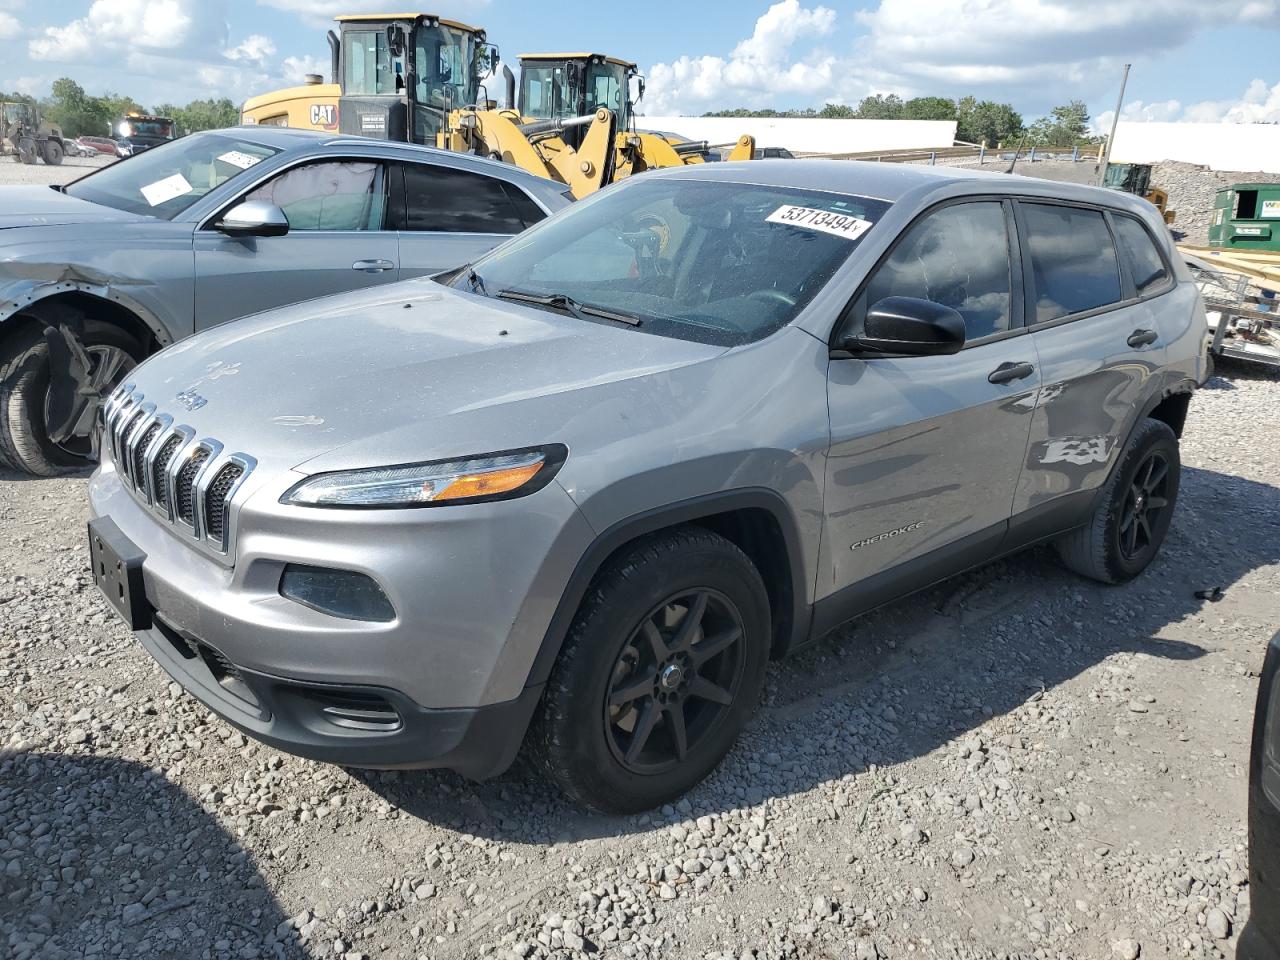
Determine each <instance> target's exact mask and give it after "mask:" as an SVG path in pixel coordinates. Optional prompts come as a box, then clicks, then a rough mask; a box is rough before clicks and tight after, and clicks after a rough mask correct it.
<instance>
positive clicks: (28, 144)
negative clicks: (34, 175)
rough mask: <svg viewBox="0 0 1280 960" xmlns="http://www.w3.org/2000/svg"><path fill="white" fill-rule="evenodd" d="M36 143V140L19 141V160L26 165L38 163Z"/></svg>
mask: <svg viewBox="0 0 1280 960" xmlns="http://www.w3.org/2000/svg"><path fill="white" fill-rule="evenodd" d="M36 153H37V150H36V142H35V141H34V140H29V139H24V140H19V141H18V160H19V161H20V162H22V163H25V164H28V165H30V164H34V163H35V162H36Z"/></svg>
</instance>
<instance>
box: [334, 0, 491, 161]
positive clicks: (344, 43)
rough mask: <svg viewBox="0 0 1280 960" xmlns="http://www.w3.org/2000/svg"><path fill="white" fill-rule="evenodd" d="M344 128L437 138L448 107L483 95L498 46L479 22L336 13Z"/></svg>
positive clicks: (369, 133)
mask: <svg viewBox="0 0 1280 960" xmlns="http://www.w3.org/2000/svg"><path fill="white" fill-rule="evenodd" d="M337 20H338V24H339V31H340V34H341V36H340V38H339V40H338V44H337V54H338V71H337V75H338V81H339V83H340V85H341V89H342V95H341V97H340V98H339V101H338V124H339V130H340V131H341V132H342V133H347V134H355V135H357V136H362V137H376V138H379V139H382V140H397V141H408V142H412V143H426V144H435V142H436V134H437V133H439V132H440V131H441V130H442V129H443V128H444V126H445V125H446V122H447V120H448V117H449V113H450V112H451V111H453V110H457V109H459V108H461V107H465V106H470V105H472V104H475V103H476V102H477V100H479V99H480V93H481V88H480V81H481V79H482V77H484V76H485V75H486V74H488V73H489V72H491V71H492V69H493V67H495V66H496V65H497V49H496V48H495V47H493V46H492V45H491V44H488V43H486V42H485V33H484V31H483V30H481V29H479V28H477V27H469V26H467V25H466V24H464V23H458V22H456V21H453V20H444V19H441V18H440V17H437V16H434V15H432V14H425V13H419V14H398V15H390V16H389V15H387V14H381V15H377V14H369V15H358V14H357V15H350V16H341V17H338V18H337Z"/></svg>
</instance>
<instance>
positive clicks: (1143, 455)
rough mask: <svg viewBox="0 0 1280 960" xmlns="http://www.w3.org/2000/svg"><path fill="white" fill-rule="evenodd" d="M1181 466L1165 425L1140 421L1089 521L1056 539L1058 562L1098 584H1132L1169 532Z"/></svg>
mask: <svg viewBox="0 0 1280 960" xmlns="http://www.w3.org/2000/svg"><path fill="white" fill-rule="evenodd" d="M1181 472H1182V463H1181V460H1180V458H1179V455H1178V438H1177V437H1176V436H1175V435H1174V432H1173V430H1171V429H1170V428H1169V425H1168V424H1166V423H1162V422H1160V421H1159V420H1150V419H1147V420H1143V421H1142V423H1140V424H1139V425H1138V426H1137V427H1136V428H1135V430H1134V432H1133V435H1132V436H1131V437H1130V438H1129V442H1128V444H1127V445H1126V446H1125V448H1124V451H1123V452H1122V453H1121V455H1120V460H1119V462H1118V463H1117V464H1116V467H1115V469H1114V470H1113V471H1112V473H1111V477H1110V479H1108V480H1107V483H1106V486H1104V487H1103V489H1102V493H1101V495H1100V499H1099V501H1098V505H1097V506H1096V507H1095V508H1094V512H1093V515H1092V517H1091V518H1090V520H1089V522H1088V523H1087V524H1085V525H1084V526H1083V527H1080V528H1079V529H1077V530H1073V531H1072V532H1071V533H1069V534H1067V535H1066V536H1064V537H1062V538H1061V539H1060V540H1058V542H1057V544H1056V546H1057V549H1058V555H1059V556H1060V557H1061V558H1062V562H1063V563H1065V564H1066V565H1067V567H1069V568H1070V569H1072V570H1074V571H1075V572H1076V573H1079V574H1081V575H1082V576H1086V577H1089V578H1090V579H1092V580H1097V581H1099V582H1101V583H1123V582H1125V581H1126V580H1132V579H1133V578H1134V577H1136V576H1137V575H1138V574H1140V573H1141V572H1142V571H1143V570H1145V569H1146V568H1147V565H1148V564H1149V563H1151V561H1152V560H1154V559H1155V556H1156V554H1157V553H1158V552H1159V551H1160V545H1161V544H1162V543H1164V538H1165V535H1166V534H1167V533H1168V532H1169V524H1170V522H1171V521H1172V519H1173V510H1174V506H1175V505H1176V504H1177V501H1178V484H1179V480H1180V478H1181Z"/></svg>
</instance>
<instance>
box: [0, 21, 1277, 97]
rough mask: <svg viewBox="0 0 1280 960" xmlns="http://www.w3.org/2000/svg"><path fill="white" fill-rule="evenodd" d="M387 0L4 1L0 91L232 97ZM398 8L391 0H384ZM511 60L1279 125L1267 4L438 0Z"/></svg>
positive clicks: (315, 55)
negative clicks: (67, 82)
mask: <svg viewBox="0 0 1280 960" xmlns="http://www.w3.org/2000/svg"><path fill="white" fill-rule="evenodd" d="M385 3H386V0H346V2H343V0H0V90H3V89H11V88H18V89H21V90H24V91H27V92H31V93H36V94H44V93H47V92H48V89H49V85H50V83H52V81H53V80H54V79H56V78H57V77H60V76H71V77H73V78H74V79H76V80H77V81H79V82H80V83H81V84H82V85H83V86H84V87H85V88H86V89H87V90H89V91H90V92H93V93H100V92H103V91H106V90H111V91H113V92H116V93H122V94H128V95H131V96H133V97H135V98H136V99H138V100H140V101H141V102H142V103H144V104H147V105H151V104H153V103H157V102H162V101H171V102H179V103H183V102H186V101H187V100H190V99H192V98H195V97H200V96H209V95H216V96H223V95H225V96H229V97H231V98H232V99H234V100H236V101H240V100H242V99H243V98H244V97H246V96H249V95H252V94H254V93H260V92H263V91H266V90H269V89H273V88H274V87H276V86H280V85H283V84H286V83H293V82H296V81H297V80H298V79H299V78H300V77H301V75H302V74H303V73H305V72H307V71H309V70H311V71H325V69H326V67H325V65H326V63H327V48H326V46H325V42H324V30H325V29H326V26H327V21H328V19H329V17H331V16H332V14H333V13H336V12H344V11H355V10H361V9H364V10H368V9H380V8H381V7H383V6H384V5H385ZM391 6H394V4H391ZM428 9H431V11H432V12H435V13H438V14H441V15H443V16H448V17H452V18H454V19H459V20H464V21H467V22H471V23H474V24H476V25H479V26H483V27H485V28H486V29H487V30H488V33H489V38H490V40H492V41H494V42H496V43H497V44H498V45H499V46H500V47H501V49H502V51H503V54H504V56H505V57H506V58H507V60H508V62H509V63H511V62H514V60H515V57H516V55H517V54H519V53H520V52H522V51H527V50H556V49H567V48H572V49H586V48H589V49H592V50H598V51H600V52H606V53H610V54H614V55H617V56H623V57H626V58H629V59H632V60H635V61H637V62H638V63H640V64H641V67H642V69H643V71H644V72H645V73H646V74H647V76H648V78H649V94H648V96H647V97H646V102H645V104H643V105H642V109H643V110H644V112H647V113H649V114H650V115H657V114H667V113H701V112H703V111H705V110H709V109H716V108H720V107H732V106H753V107H766V106H772V107H778V108H785V107H797V106H810V105H815V106H820V105H821V104H822V103H824V102H827V101H839V102H845V103H856V102H857V101H858V100H859V99H860V98H861V97H862V96H865V95H866V94H868V93H872V92H899V93H901V94H903V95H905V96H911V95H919V94H925V93H936V94H940V95H943V96H948V97H955V96H961V95H963V94H966V93H971V92H972V93H975V94H977V95H978V96H980V97H990V98H993V99H998V100H1007V101H1009V102H1011V103H1012V104H1013V105H1014V106H1015V107H1016V108H1017V109H1019V110H1020V111H1021V112H1022V113H1023V114H1024V116H1026V117H1027V119H1031V118H1033V117H1035V116H1038V115H1040V114H1042V113H1044V112H1045V111H1047V110H1048V109H1049V108H1050V107H1051V106H1053V105H1054V104H1057V103H1062V102H1064V101H1066V100H1069V99H1072V98H1080V99H1083V100H1085V101H1086V102H1087V103H1088V104H1089V106H1090V109H1091V112H1092V113H1093V114H1094V115H1095V117H1096V118H1097V119H1098V120H1100V121H1103V122H1105V120H1106V119H1107V118H1108V115H1109V111H1110V109H1111V107H1112V105H1113V103H1114V99H1115V95H1116V90H1117V86H1118V82H1119V75H1120V68H1121V64H1122V63H1124V62H1132V63H1133V64H1134V69H1133V73H1132V75H1131V78H1130V83H1129V91H1128V96H1127V98H1126V100H1127V107H1126V111H1125V116H1126V117H1132V118H1135V119H1156V120H1179V119H1195V120H1220V119H1227V120H1246V121H1257V120H1271V121H1280V59H1277V57H1276V54H1275V50H1276V47H1277V43H1278V42H1280V0H1163V2H1161V3H1160V4H1158V5H1156V4H1150V3H1147V2H1136V0H864V2H860V3H848V2H830V0H828V2H825V3H823V2H816V0H815V2H809V0H776V2H770V0H733V2H729V0H703V2H700V3H690V2H688V0H683V2H676V0H648V2H646V3H644V4H640V5H633V6H622V5H619V6H617V7H614V8H613V12H611V13H609V14H606V15H602V14H601V12H600V11H601V10H602V9H604V8H602V7H601V6H600V5H599V4H597V3H587V2H584V0H561V2H554V3H546V4H542V5H539V4H534V3H530V2H528V0H521V2H516V0H451V2H449V3H447V4H440V5H438V6H435V7H434V8H428Z"/></svg>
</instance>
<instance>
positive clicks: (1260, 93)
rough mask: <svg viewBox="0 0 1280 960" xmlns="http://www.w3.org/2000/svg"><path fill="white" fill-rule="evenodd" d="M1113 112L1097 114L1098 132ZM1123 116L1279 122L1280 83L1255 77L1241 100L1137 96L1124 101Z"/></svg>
mask: <svg viewBox="0 0 1280 960" xmlns="http://www.w3.org/2000/svg"><path fill="white" fill-rule="evenodd" d="M1114 115H1115V111H1114V110H1108V111H1106V112H1105V113H1101V114H1099V115H1098V116H1097V117H1095V118H1094V121H1093V126H1094V129H1095V130H1096V131H1098V132H1106V131H1107V130H1109V129H1110V128H1111V118H1112V117H1113V116H1114ZM1120 119H1121V120H1136V121H1139V122H1141V121H1177V120H1183V121H1188V122H1191V123H1280V83H1277V84H1276V85H1275V86H1271V87H1269V86H1267V82H1266V81H1265V80H1261V79H1257V80H1254V81H1253V82H1252V83H1250V84H1249V86H1248V88H1247V89H1246V90H1245V92H1244V95H1243V96H1241V97H1240V99H1239V100H1201V101H1200V102H1199V103H1190V104H1186V105H1185V106H1184V105H1183V104H1182V103H1180V102H1179V101H1177V100H1165V101H1161V102H1159V103H1143V102H1142V101H1141V100H1135V101H1133V102H1132V103H1126V104H1125V105H1124V109H1122V110H1121V111H1120Z"/></svg>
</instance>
